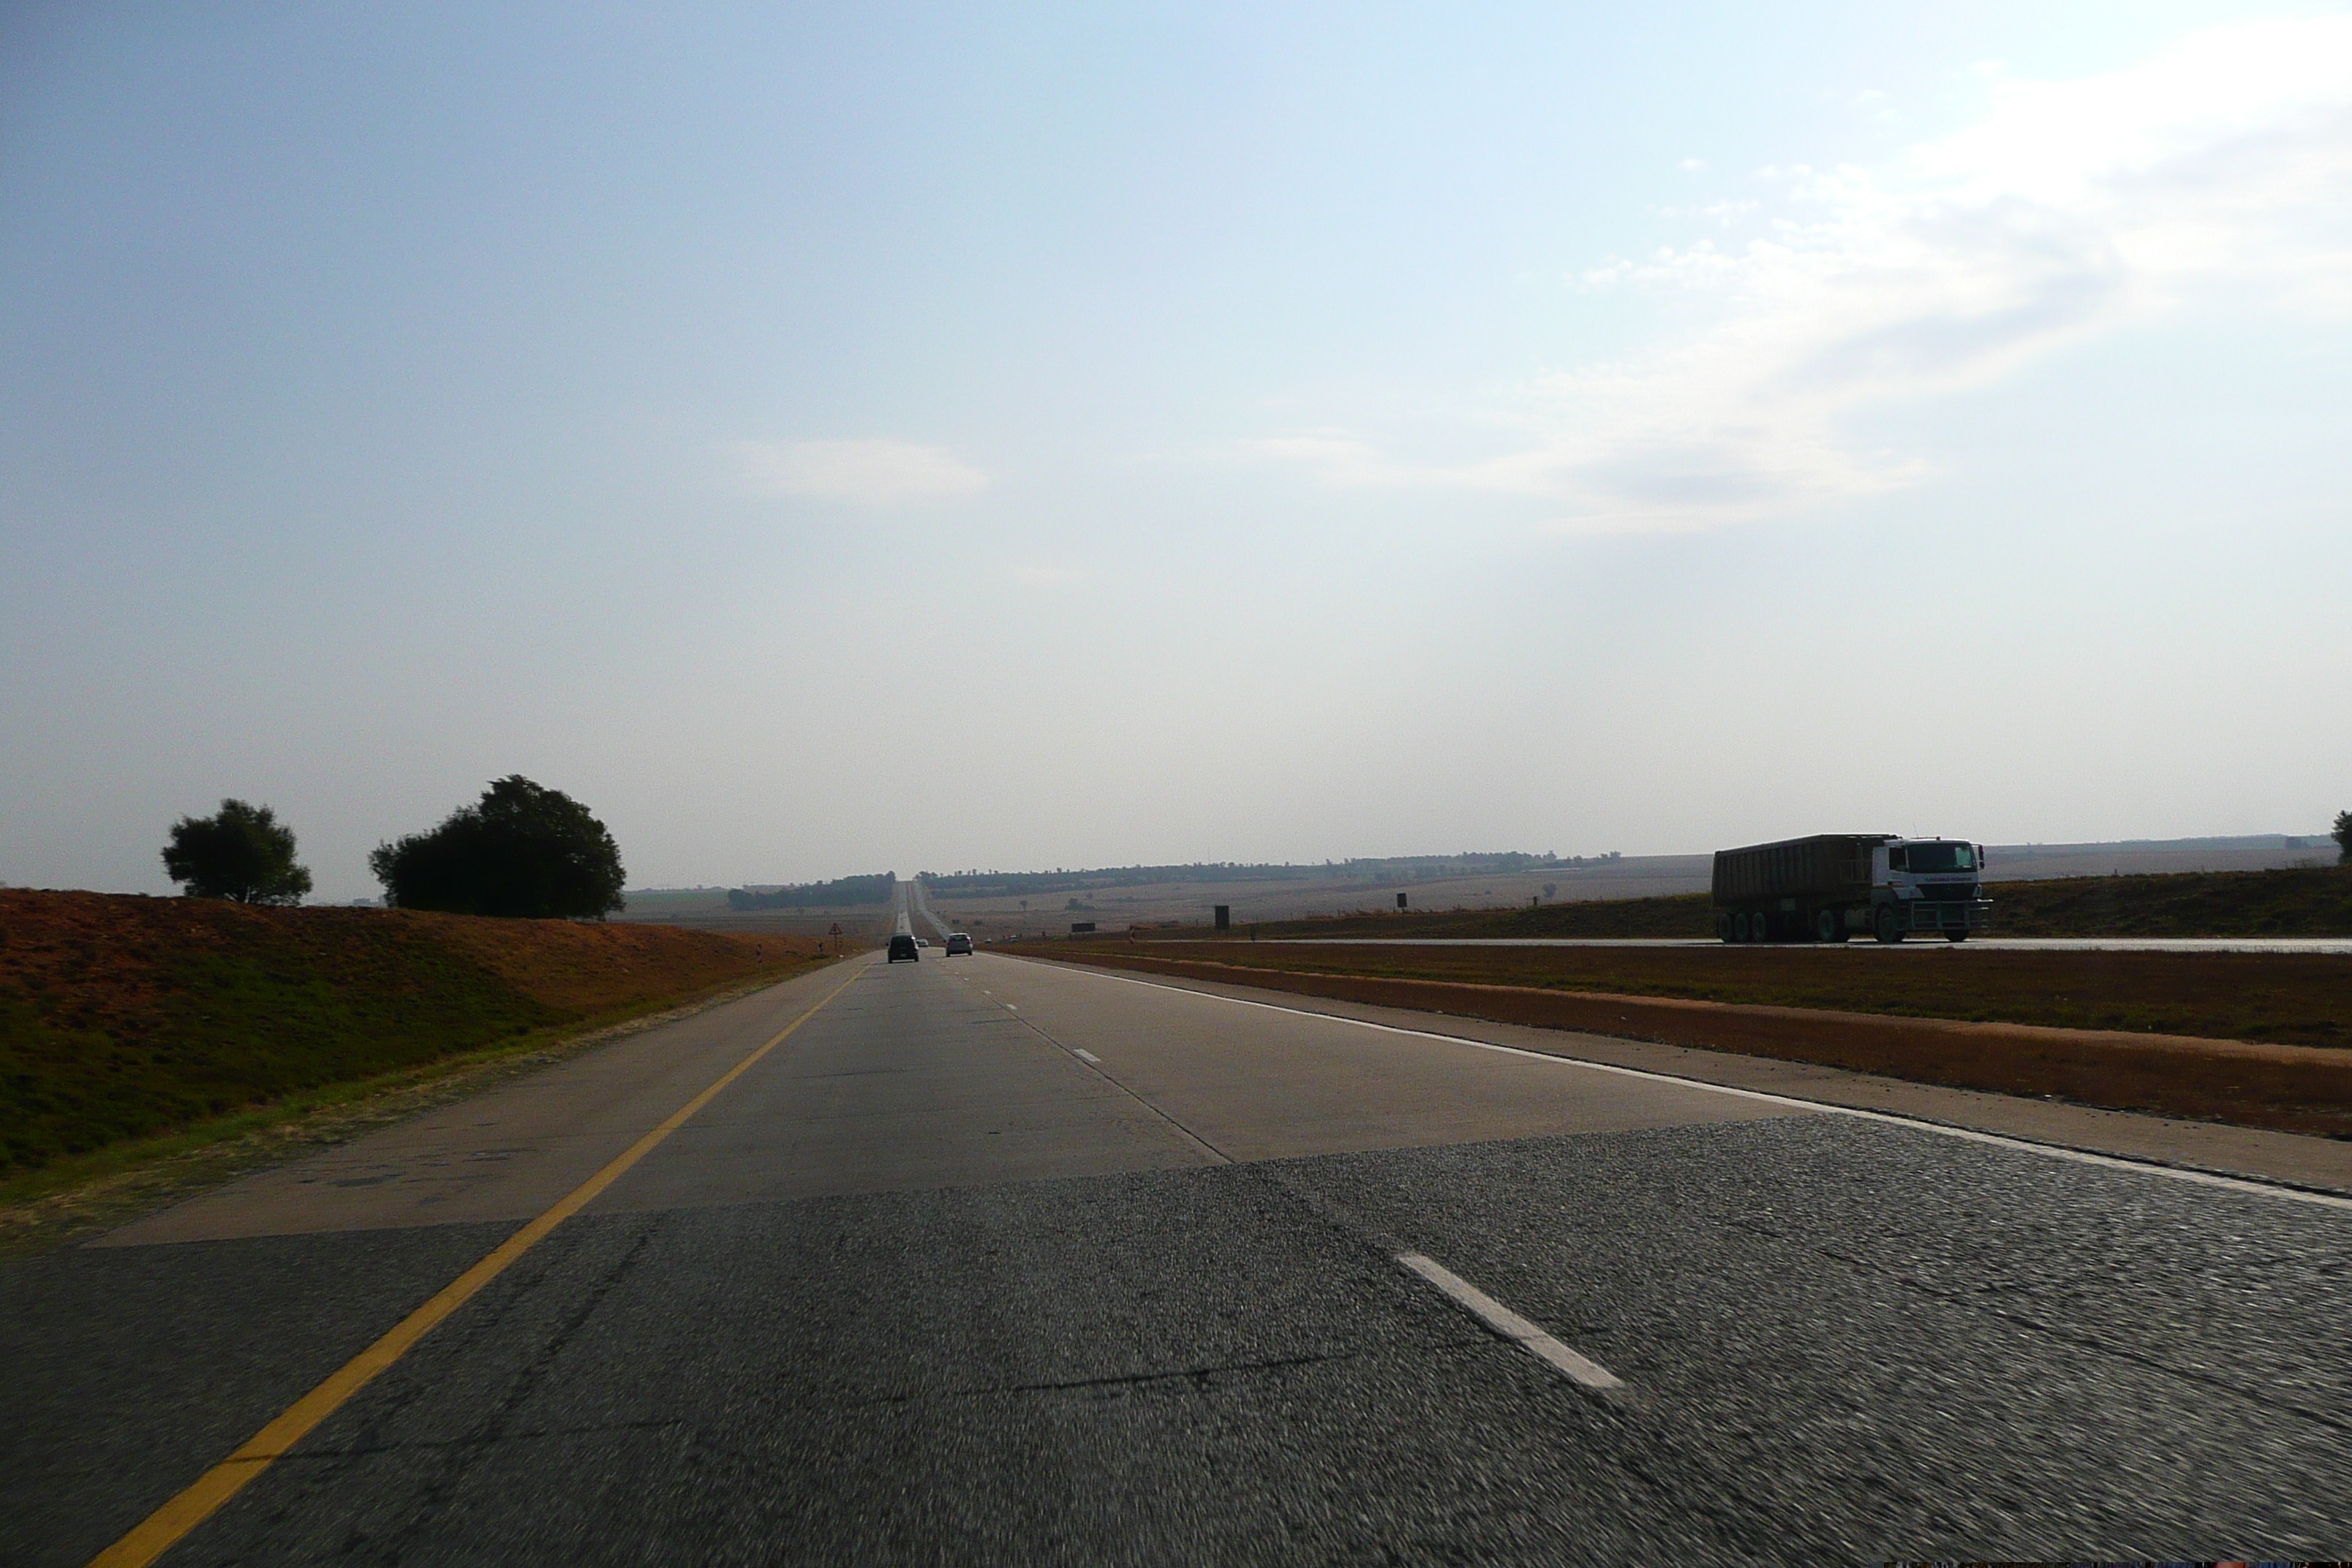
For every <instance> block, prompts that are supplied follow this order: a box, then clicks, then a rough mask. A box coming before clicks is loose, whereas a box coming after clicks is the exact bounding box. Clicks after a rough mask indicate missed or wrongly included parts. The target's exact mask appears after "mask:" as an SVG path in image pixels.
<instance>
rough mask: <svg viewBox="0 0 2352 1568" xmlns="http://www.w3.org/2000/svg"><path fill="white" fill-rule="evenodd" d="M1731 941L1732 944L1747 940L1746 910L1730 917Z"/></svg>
mask: <svg viewBox="0 0 2352 1568" xmlns="http://www.w3.org/2000/svg"><path fill="white" fill-rule="evenodd" d="M1731 940H1732V941H1734V942H1746V941H1747V940H1748V911H1747V910H1740V911H1739V912H1738V914H1736V915H1734V916H1732V917H1731Z"/></svg>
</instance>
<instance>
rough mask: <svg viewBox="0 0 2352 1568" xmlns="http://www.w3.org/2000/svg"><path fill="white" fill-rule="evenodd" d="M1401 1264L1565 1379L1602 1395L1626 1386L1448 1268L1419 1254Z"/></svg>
mask: <svg viewBox="0 0 2352 1568" xmlns="http://www.w3.org/2000/svg"><path fill="white" fill-rule="evenodd" d="M1397 1261H1398V1262H1399V1263H1402V1264H1403V1265H1404V1266H1405V1267H1406V1268H1409V1269H1411V1270H1412V1272H1413V1273H1415V1274H1418V1275H1420V1276H1421V1277H1422V1278H1423V1279H1426V1280H1428V1281H1429V1282H1430V1283H1431V1284H1432V1285H1434V1286H1436V1287H1437V1289H1439V1291H1441V1292H1442V1293H1443V1294H1444V1296H1445V1297H1446V1298H1447V1299H1448V1300H1451V1301H1453V1302H1454V1305H1456V1306H1458V1307H1460V1308H1461V1309H1462V1310H1464V1311H1466V1312H1468V1313H1469V1314H1470V1315H1471V1316H1472V1317H1474V1318H1475V1319H1477V1320H1478V1321H1480V1322H1481V1323H1483V1324H1485V1325H1486V1328H1487V1329H1488V1330H1489V1331H1491V1332H1493V1333H1494V1334H1495V1335H1496V1337H1497V1338H1499V1339H1506V1340H1508V1341H1510V1342H1512V1343H1513V1344H1515V1345H1517V1346H1518V1347H1519V1348H1520V1349H1521V1350H1523V1351H1525V1352H1528V1354H1529V1355H1531V1356H1533V1357H1535V1358H1536V1359H1537V1360H1538V1361H1539V1362H1541V1363H1544V1364H1545V1365H1546V1366H1549V1367H1550V1368H1551V1369H1552V1370H1553V1371H1554V1372H1557V1373H1559V1374H1560V1375H1562V1376H1563V1377H1566V1378H1568V1379H1570V1381H1572V1382H1575V1383H1580V1384H1583V1385H1584V1386H1585V1387H1587V1388H1590V1389H1593V1390H1595V1391H1597V1392H1601V1393H1606V1392H1607V1391H1609V1390H1611V1389H1614V1388H1622V1387H1624V1386H1625V1385H1624V1384H1623V1383H1622V1382H1621V1381H1619V1379H1618V1378H1617V1376H1616V1374H1615V1373H1612V1372H1611V1371H1610V1370H1609V1369H1608V1368H1607V1367H1605V1366H1602V1365H1601V1363H1599V1362H1597V1361H1592V1360H1590V1359H1588V1358H1586V1357H1584V1356H1580V1355H1579V1354H1577V1353H1576V1352H1574V1351H1572V1350H1570V1349H1569V1348H1568V1347H1567V1346H1566V1345H1564V1344H1562V1343H1560V1342H1559V1341H1558V1340H1556V1339H1554V1338H1552V1337H1551V1336H1550V1335H1549V1334H1548V1333H1546V1332H1544V1331H1542V1330H1541V1329H1539V1328H1538V1327H1536V1326H1535V1324H1533V1323H1531V1322H1529V1321H1528V1320H1527V1319H1525V1318H1522V1317H1520V1316H1519V1315H1518V1314H1517V1312H1514V1311H1512V1310H1510V1309H1509V1308H1508V1307H1506V1306H1504V1305H1503V1304H1502V1303H1501V1302H1500V1301H1497V1300H1495V1298H1493V1297H1492V1296H1489V1295H1487V1294H1486V1292H1485V1291H1484V1290H1481V1289H1478V1288H1477V1287H1476V1286H1475V1285H1473V1284H1471V1283H1470V1282H1469V1281H1468V1280H1466V1279H1463V1278H1462V1277H1461V1276H1460V1275H1458V1274H1456V1273H1454V1271H1453V1270H1452V1269H1450V1268H1446V1267H1445V1266H1444V1264H1442V1263H1438V1262H1436V1261H1434V1260H1433V1259H1431V1258H1426V1257H1423V1255H1422V1254H1420V1253H1418V1252H1400V1253H1398V1254H1397Z"/></svg>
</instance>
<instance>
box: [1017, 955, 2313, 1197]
mask: <svg viewBox="0 0 2352 1568" xmlns="http://www.w3.org/2000/svg"><path fill="white" fill-rule="evenodd" d="M1002 956H1010V955H1009V954H1006V955H1002ZM1016 962H1021V963H1034V962H1035V961H1034V960H1017V961H1016ZM1066 972H1067V973H1078V974H1090V975H1093V976H1094V977H1095V978H1097V979H1098V980H1116V981H1119V982H1121V983H1122V984H1128V985H1146V986H1150V988H1151V989H1152V990H1154V991H1167V992H1172V993H1174V994H1177V995H1180V996H1200V997H1205V998H1206V999H1207V1000H1209V1001H1212V1002H1230V1003H1232V1004H1233V1005H1235V1006H1237V1007H1263V1008H1265V1010H1266V1011H1267V1012H1269V1013H1289V1014H1292V1015H1294V1016H1297V1017H1301V1018H1328V1019H1329V1020H1330V1021H1331V1022H1332V1023H1335V1024H1353V1025H1354V1026H1356V1027H1358V1028H1360V1029H1378V1030H1379V1031H1380V1032H1381V1033H1382V1034H1384V1035H1406V1036H1410V1037H1413V1038H1416V1039H1423V1040H1443V1041H1444V1042H1445V1043H1446V1044H1447V1045H1450V1046H1471V1047H1475V1048H1477V1049H1479V1050H1482V1051H1500V1052H1501V1053H1502V1054H1503V1055H1505V1056H1509V1057H1526V1058H1529V1059H1530V1060H1534V1061H1539V1062H1558V1063H1559V1064H1560V1065H1561V1066H1562V1067H1572V1068H1583V1069H1585V1070H1586V1071H1587V1072H1607V1073H1615V1074H1617V1075H1618V1076H1619V1077H1621V1078H1641V1079H1649V1080H1651V1081H1652V1082H1654V1083H1672V1084H1679V1085H1681V1086H1682V1087H1683V1088H1685V1089H1705V1090H1706V1092H1707V1093H1709V1094H1726V1095H1729V1096H1730V1097H1731V1098H1733V1099H1734V1100H1756V1101H1759V1102H1760V1103H1762V1104H1765V1105H1790V1106H1795V1107H1796V1108H1797V1109H1799V1110H1818V1111H1820V1112H1822V1114H1823V1115H1825V1116H1851V1117H1853V1118H1854V1119H1855V1120H1857V1121H1883V1122H1885V1123H1886V1124H1887V1125H1888V1126H1890V1127H1908V1128H1910V1129H1912V1130H1913V1131H1919V1132H1933V1133H1935V1134H1936V1135H1937V1136H1938V1137H1942V1138H1958V1139H1959V1140H1961V1141H1962V1142H1969V1143H1989V1144H1990V1145H1992V1146H1993V1147H1994V1148H1996V1149H2016V1150H2020V1151H2021V1152H2025V1153H2028V1154H2042V1155H2045V1156H2047V1157H2049V1158H2050V1159H2053V1160H2073V1161H2074V1162H2075V1163H2078V1164H2084V1165H2101V1166H2105V1168H2106V1169H2108V1170H2111V1171H2132V1172H2137V1173H2138V1174H2140V1175H2143V1176H2163V1177H2166V1178H2167V1179H2168V1180H2171V1181H2175V1182H2188V1183H2190V1184H2194V1185H2197V1186H2200V1187H2220V1188H2221V1189H2223V1190H2224V1191H2227V1192H2232V1193H2251V1194H2254V1195H2255V1196H2257V1197H2265V1198H2292V1199H2293V1200H2294V1201H2295V1202H2296V1203H2304V1204H2316V1205H2319V1206H2320V1207H2322V1208H2332V1209H2344V1210H2347V1211H2352V1198H2347V1197H2339V1196H2337V1195H2336V1194H2333V1193H2313V1192H2305V1191H2304V1190H2303V1189H2302V1188H2300V1187H2282V1186H2273V1185H2272V1184H2270V1183H2268V1182H2250V1181H2246V1180H2244V1179H2243V1178H2242V1177H2238V1176H2217V1175H2215V1174H2213V1173H2211V1172H2210V1171H2184V1170H2181V1169H2179V1167H2178V1166H2174V1165H2158V1164H2153V1163H2149V1162H2148V1161H2146V1160H2126V1159H2124V1158H2122V1157H2121V1156H2120V1155H2116V1154H2094V1153H2092V1152H2089V1151H2088V1150H2086V1149H2065V1148H2061V1147H2059V1146H2058V1145H2057V1144H2055V1143H2036V1142H2032V1140H2031V1139H2026V1138H2004V1137H2002V1136H2001V1135H2000V1133H1998V1132H1979V1131H1977V1130H1976V1129H1974V1128H1972V1127H1948V1126H1946V1125H1945V1124H1944V1123H1943V1122H1940V1121H1922V1120H1920V1119H1919V1118H1917V1117H1912V1116H1896V1115H1895V1114H1894V1113H1893V1112H1891V1111H1885V1110H1863V1109H1861V1108H1860V1107H1858V1106H1853V1105H1835V1104H1832V1103H1831V1102H1830V1101H1828V1100H1800V1099H1798V1098H1797V1097H1796V1096H1795V1095H1791V1094H1773V1093H1770V1092H1769V1091H1767V1090H1765V1089H1734V1088H1732V1087H1731V1086H1730V1085H1728V1084H1721V1083H1708V1082H1707V1081H1706V1079H1696V1078H1683V1077H1681V1076H1679V1075H1678V1074H1675V1073H1670V1072H1652V1071H1650V1070H1649V1069H1648V1068H1624V1067H1619V1066H1617V1065H1616V1064H1615V1063H1613V1062H1589V1061H1586V1060H1585V1059H1584V1058H1581V1057H1568V1056H1556V1055H1554V1054H1553V1053H1552V1052H1550V1051H1531V1050H1528V1049H1527V1048H1526V1047H1523V1046H1503V1045H1496V1043H1495V1042H1494V1041H1492V1040H1474V1039H1471V1038H1470V1037H1467V1036H1465V1035H1441V1034H1438V1033H1436V1032H1435V1031H1434V1030H1431V1029H1406V1028H1401V1027H1399V1026H1397V1025H1394V1024H1376V1023H1374V1022H1372V1020H1370V1018H1350V1017H1349V1016H1347V1015H1346V1014H1344V1013H1318V1012H1316V1011H1315V1010H1314V1009H1312V1008H1309V1007H1284V1006H1281V1005H1277V1004H1276V1003H1272V1002H1253V1001H1251V1000H1250V999H1249V998H1248V997H1246V996H1223V995H1220V994H1217V993H1216V992H1214V991H1194V990H1192V989H1191V988H1190V987H1188V986H1182V985H1161V984H1155V983H1154V982H1152V981H1150V980H1135V979H1131V978H1129V976H1127V975H1124V974H1109V973H1104V972H1103V971H1101V970H1099V969H1077V968H1076V967H1075V966H1068V967H1067V969H1066ZM1773 1059H1778V1058H1773ZM1931 1087H1933V1086H1931Z"/></svg>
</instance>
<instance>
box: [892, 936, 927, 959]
mask: <svg viewBox="0 0 2352 1568" xmlns="http://www.w3.org/2000/svg"><path fill="white" fill-rule="evenodd" d="M902 958H903V959H905V960H906V961H907V962H908V963H922V962H923V955H922V954H921V953H919V952H916V951H915V939H914V938H913V937H911V936H908V934H907V933H906V932H904V931H901V932H899V933H898V935H897V936H894V937H892V938H891V939H890V962H891V963H898V961H899V960H900V959H902Z"/></svg>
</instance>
